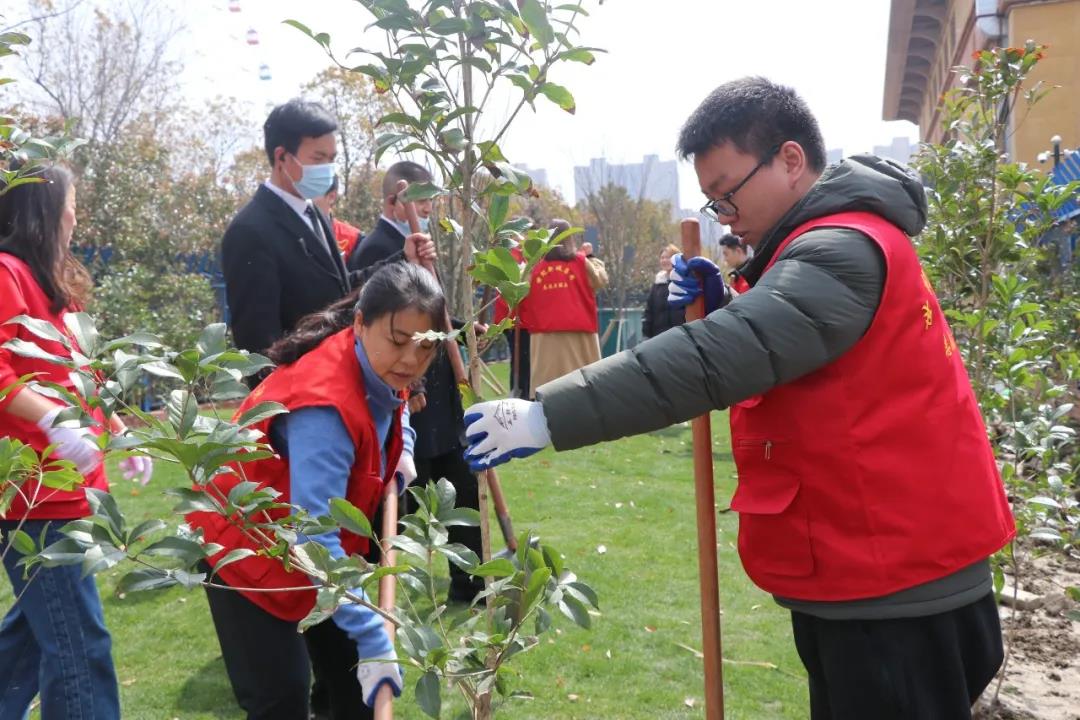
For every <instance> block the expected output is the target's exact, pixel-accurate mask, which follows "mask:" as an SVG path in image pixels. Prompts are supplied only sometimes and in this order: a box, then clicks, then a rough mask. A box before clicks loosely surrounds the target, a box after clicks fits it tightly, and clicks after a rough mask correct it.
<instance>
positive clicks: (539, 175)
mask: <svg viewBox="0 0 1080 720" xmlns="http://www.w3.org/2000/svg"><path fill="white" fill-rule="evenodd" d="M514 167H516V168H517V169H518V170H522V171H524V172H527V173H528V174H529V177H531V178H532V181H533V185H536V186H538V187H544V188H546V187H551V186H550V185H549V184H548V174H547V170H544V169H542V168H531V167H529V166H528V165H526V164H524V163H521V164H520V165H514Z"/></svg>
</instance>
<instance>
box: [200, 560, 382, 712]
mask: <svg viewBox="0 0 1080 720" xmlns="http://www.w3.org/2000/svg"><path fill="white" fill-rule="evenodd" d="M217 582H220V580H217ZM206 599H207V602H208V603H209V604H210V615H211V617H213V619H214V629H215V630H217V636H218V642H219V643H220V645H221V655H222V657H223V658H224V659H225V671H226V672H227V673H228V675H229V682H230V683H231V684H232V688H233V693H234V694H235V695H236V701H237V702H238V703H239V704H240V707H241V708H242V709H243V710H244V712H246V713H247V717H248V720H308V694H309V692H310V686H311V670H314V672H315V674H316V676H317V677H318V678H319V681H320V683H321V684H322V687H323V690H324V692H325V695H326V699H327V701H328V707H327V709H326V711H325V712H326V715H327V717H330V718H332V719H333V720H370V719H371V718H373V717H374V713H373V712H372V710H371V709H370V708H369V707H368V706H367V705H365V704H364V696H363V691H362V689H361V687H360V681H359V680H357V679H356V666H357V663H358V661H359V660H358V657H357V654H356V643H354V642H353V641H352V640H350V639H349V636H348V635H346V634H345V632H344V631H343V630H341V628H339V627H338V626H337V625H335V624H334V622H333V620H326V621H324V622H321V623H319V624H318V625H316V626H314V627H312V628H309V629H308V630H307V632H305V633H303V634H302V635H301V634H300V633H298V632H297V629H296V623H294V622H288V621H286V620H281V619H280V618H276V617H274V616H273V615H271V614H270V613H268V612H266V611H265V610H263V609H262V608H260V607H259V606H258V605H256V604H255V603H253V602H251V601H250V600H248V599H247V598H246V597H244V596H243V595H241V594H240V593H238V592H235V591H233V590H221V589H219V588H207V589H206Z"/></svg>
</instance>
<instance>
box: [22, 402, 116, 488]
mask: <svg viewBox="0 0 1080 720" xmlns="http://www.w3.org/2000/svg"><path fill="white" fill-rule="evenodd" d="M63 409H64V408H62V407H55V408H53V409H52V410H50V411H49V412H47V413H45V414H44V415H43V416H42V417H41V419H40V420H38V421H37V426H38V427H39V428H41V431H42V432H44V433H45V436H46V437H48V438H49V444H50V445H55V446H56V449H55V450H53V454H54V455H56V457H58V458H60V459H62V460H70V461H71V462H73V463H75V468H76V469H77V470H78V471H79V472H80V473H82V474H83V475H86V474H87V473H88V472H91V471H92V470H93V469H94V468H96V467H97V466H98V465H100V464H101V450H99V449H98V446H97V443H95V442H94V433H92V432H90V429H89V428H84V427H53V422H54V421H55V420H56V416H57V415H59V414H60V411H61V410H63Z"/></svg>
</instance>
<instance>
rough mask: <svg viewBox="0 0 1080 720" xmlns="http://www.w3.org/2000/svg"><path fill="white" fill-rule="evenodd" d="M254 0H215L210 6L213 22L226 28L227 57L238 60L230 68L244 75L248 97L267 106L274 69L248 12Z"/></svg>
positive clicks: (271, 96)
mask: <svg viewBox="0 0 1080 720" xmlns="http://www.w3.org/2000/svg"><path fill="white" fill-rule="evenodd" d="M253 2H254V0H216V2H215V3H214V5H213V9H214V14H215V15H216V17H215V23H216V24H218V27H219V28H220V29H223V30H224V31H225V34H226V37H227V46H228V48H229V49H230V56H231V57H232V58H236V59H237V60H238V62H237V61H234V62H236V64H235V65H234V66H233V68H232V69H231V70H229V71H235V72H237V73H238V74H239V75H240V77H241V78H243V80H244V85H245V86H246V87H247V88H250V92H248V93H245V95H246V96H247V97H248V98H249V99H251V100H254V101H255V102H256V104H260V105H264V106H265V107H266V108H267V109H269V108H271V107H273V106H274V104H275V103H274V86H273V80H274V72H273V68H272V66H271V63H270V61H269V60H268V59H267V57H266V53H267V49H266V47H265V46H264V45H263V43H262V38H261V37H260V33H259V25H260V23H259V20H258V18H257V17H255V16H253V14H252V12H251V7H252V3H253ZM256 14H257V13H256ZM219 70H220V68H219ZM249 81H250V83H249Z"/></svg>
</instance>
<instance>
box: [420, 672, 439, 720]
mask: <svg viewBox="0 0 1080 720" xmlns="http://www.w3.org/2000/svg"><path fill="white" fill-rule="evenodd" d="M439 685H440V683H439V676H438V675H437V674H435V673H434V672H432V671H430V670H429V671H428V672H426V673H424V674H423V675H421V676H420V679H419V680H417V681H416V702H417V704H419V705H420V709H421V710H423V711H424V713H425V714H427V716H428V717H433V718H438V717H439V713H440V712H441V711H442V694H441V692H440V687H439Z"/></svg>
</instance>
